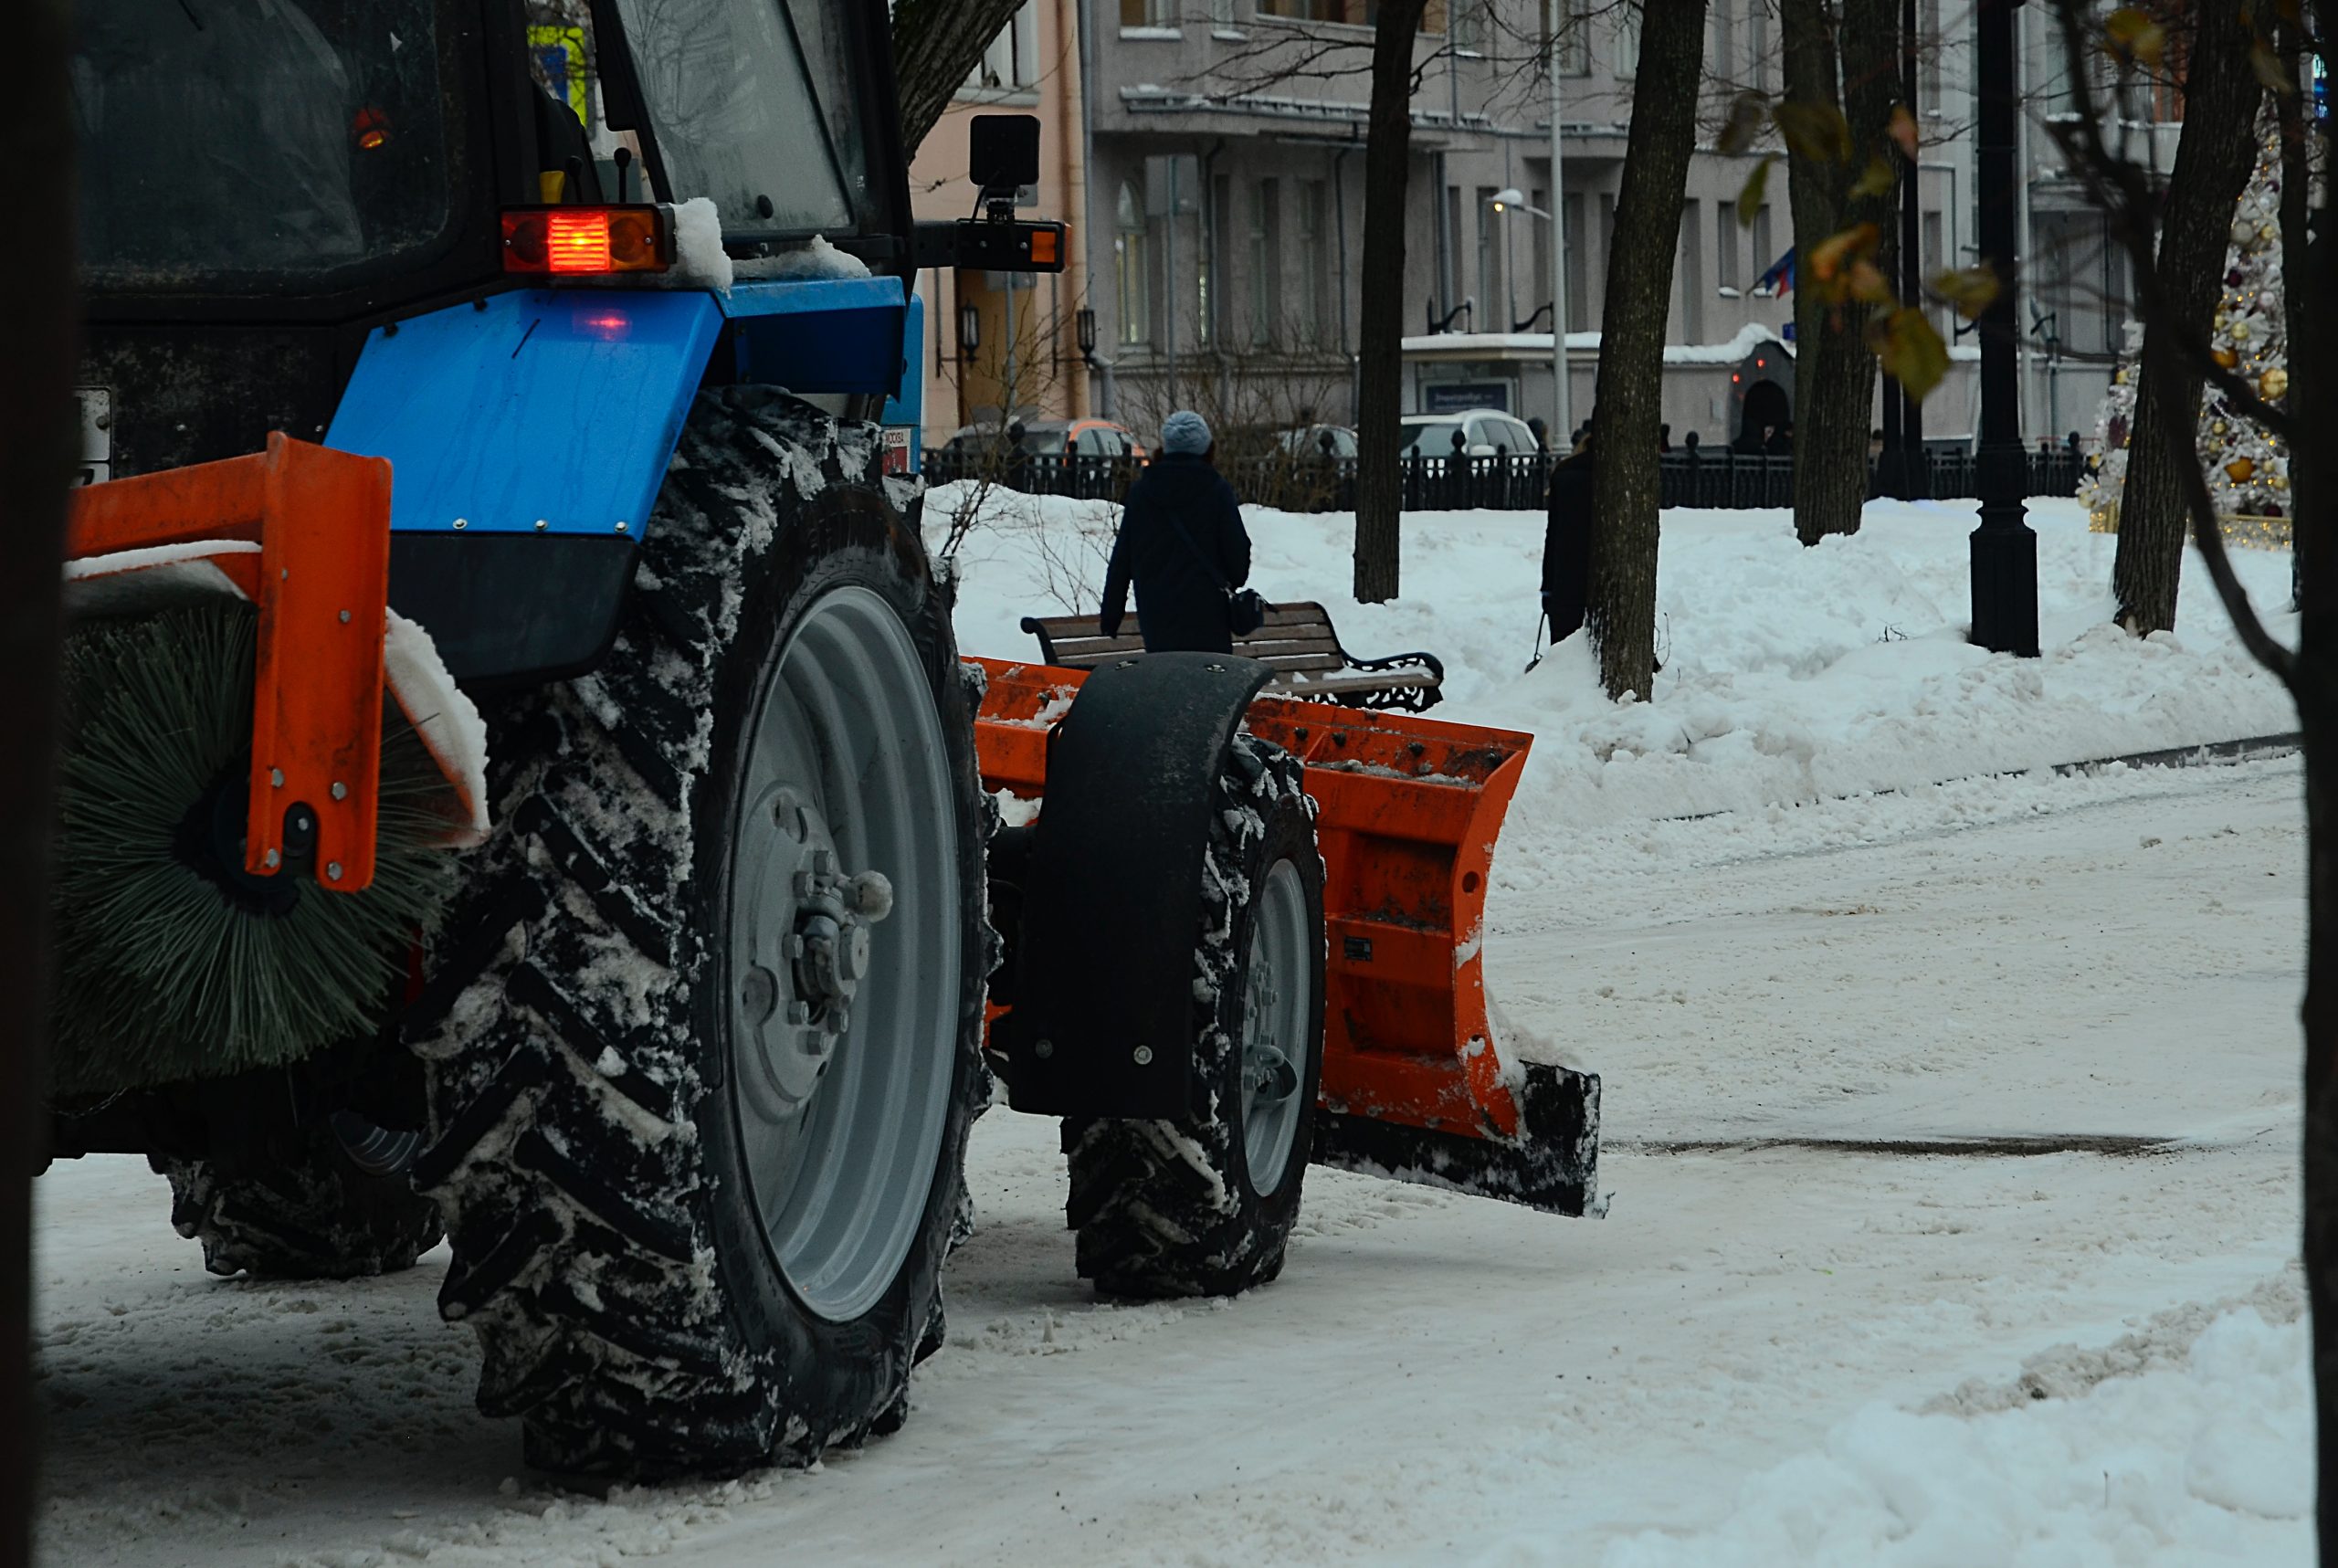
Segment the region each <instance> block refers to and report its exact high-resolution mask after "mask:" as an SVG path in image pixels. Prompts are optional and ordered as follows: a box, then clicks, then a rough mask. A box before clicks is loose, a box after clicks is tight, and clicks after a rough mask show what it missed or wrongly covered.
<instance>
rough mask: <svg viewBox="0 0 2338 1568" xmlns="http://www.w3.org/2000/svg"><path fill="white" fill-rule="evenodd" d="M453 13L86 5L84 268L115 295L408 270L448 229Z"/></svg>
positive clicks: (88, 0) (79, 80)
mask: <svg viewBox="0 0 2338 1568" xmlns="http://www.w3.org/2000/svg"><path fill="white" fill-rule="evenodd" d="M438 3H439V0H81V5H80V6H79V13H80V15H79V21H80V43H79V48H78V50H77V52H76V53H75V56H74V59H73V101H74V110H75V114H76V118H77V121H78V128H79V137H80V155H81V256H82V264H83V267H84V269H85V272H86V275H87V277H88V279H89V280H90V283H91V285H92V286H94V287H96V288H99V289H109V288H111V289H141V288H145V289H171V290H181V289H226V290H230V291H262V290H275V289H284V288H287V287H293V286H297V287H301V288H314V287H316V286H319V285H332V284H336V283H342V282H352V281H356V280H358V279H362V278H363V277H364V276H366V275H368V274H372V273H378V272H383V271H387V270H391V269H393V268H395V266H396V265H397V264H398V262H399V261H400V260H401V258H410V255H411V253H412V252H414V251H415V250H416V249H419V248H422V247H427V246H430V245H432V244H433V242H435V241H437V239H438V238H439V237H440V236H441V235H442V234H443V233H444V232H445V231H446V229H447V227H448V223H449V220H450V216H451V213H450V203H449V197H448V190H449V180H448V169H447V142H448V138H447V130H446V123H445V108H444V100H443V95H442V93H441V90H440V83H439V47H438V29H437V20H436V17H435V16H434V12H435V11H436V9H437V4H438Z"/></svg>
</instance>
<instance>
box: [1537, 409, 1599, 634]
mask: <svg viewBox="0 0 2338 1568" xmlns="http://www.w3.org/2000/svg"><path fill="white" fill-rule="evenodd" d="M1589 426H1590V422H1589V421H1587V420H1586V421H1585V430H1584V436H1583V445H1582V446H1580V447H1576V448H1575V449H1574V455H1573V456H1572V457H1570V458H1567V459H1566V461H1564V462H1563V463H1561V464H1560V465H1559V466H1558V467H1557V468H1553V469H1552V470H1551V521H1550V526H1549V528H1548V529H1547V530H1546V531H1544V533H1543V614H1545V615H1547V616H1550V617H1551V640H1552V641H1553V642H1560V641H1563V640H1564V639H1565V638H1567V637H1572V636H1574V634H1575V633H1576V632H1578V631H1580V630H1582V629H1583V610H1584V601H1585V597H1586V595H1588V594H1589V593H1590V590H1591V465H1592V458H1591V450H1592V441H1593V439H1594V433H1593V431H1592V430H1591V428H1590V427H1589Z"/></svg>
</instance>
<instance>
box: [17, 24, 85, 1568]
mask: <svg viewBox="0 0 2338 1568" xmlns="http://www.w3.org/2000/svg"><path fill="white" fill-rule="evenodd" d="M72 22H73V7H72V5H71V4H70V0H26V4H24V5H19V6H18V7H17V9H16V26H15V27H14V28H13V37H11V39H10V43H11V45H12V47H13V52H14V57H15V81H16V86H15V87H14V88H13V89H11V90H10V91H9V92H8V93H7V94H6V95H5V98H0V146H5V147H7V148H8V149H9V150H10V151H11V153H13V154H14V155H15V156H16V157H17V158H20V159H22V160H23V163H22V166H21V167H20V168H19V170H18V171H17V177H18V179H19V181H20V183H21V185H22V188H21V189H20V190H19V192H18V195H19V196H20V197H21V198H22V199H23V200H24V201H25V202H26V203H27V204H29V205H30V206H31V207H32V208H33V210H35V211H37V212H40V213H44V214H46V215H47V230H46V232H47V234H48V236H49V237H50V239H51V242H50V243H43V244H37V245H16V246H10V247H7V249H6V251H5V255H0V289H5V292H6V295H7V297H8V298H9V299H10V300H15V301H16V306H15V307H14V308H13V309H11V310H9V311H8V312H7V314H6V316H5V321H6V325H5V328H0V364H5V365H7V366H8V369H9V374H8V375H7V377H6V378H5V380H0V669H5V670H6V671H8V675H9V690H10V702H9V714H8V731H9V738H8V743H7V744H6V745H5V746H0V952H5V953H6V954H7V955H8V960H9V964H10V973H12V974H13V975H14V976H15V977H16V978H14V979H13V980H11V981H10V982H9V984H6V985H0V1568H22V1565H23V1564H25V1563H29V1562H31V1560H32V1515H33V1495H34V1489H35V1485H36V1481H37V1465H36V1455H37V1444H36V1436H37V1415H36V1413H35V1411H34V1406H33V1388H32V1363H31V1359H30V1358H31V1350H32V1191H31V1184H32V1176H33V1171H34V1169H35V1167H36V1166H37V1164H38V1163H41V1161H42V1160H43V1159H44V1157H45V1156H44V1154H43V1152H42V1151H43V1149H44V1146H45V1145H46V1144H47V1142H48V1134H47V1096H46V1094H45V1093H44V1082H45V1080H44V1077H43V1071H42V1063H43V1060H44V1058H45V1054H46V1043H47V1029H48V999H47V974H48V963H47V958H48V952H47V934H48V886H47V882H48V878H47V871H48V843H49V811H50V801H51V790H52V776H51V763H52V762H53V761H54V753H55V750H56V743H57V637H58V603H57V601H58V555H59V554H60V553H61V544H62V541H63V537H64V531H65V487H66V484H67V481H68V477H69V476H70V474H71V473H72V468H73V459H74V456H75V447H74V442H75V438H76V437H75V425H74V422H73V406H72V389H73V355H74V339H75V335H76V327H77V321H78V318H79V310H78V309H77V308H76V306H75V303H74V296H73V247H72V246H71V244H70V243H69V237H70V236H72V235H73V234H74V233H75V232H76V227H75V224H74V217H73V214H74V206H75V200H74V197H75V184H74V163H73V132H72V121H71V118H70V111H69V108H68V100H67V91H66V74H65V73H66V40H67V38H68V37H69V36H70V33H71V30H72ZM59 237H63V238H59Z"/></svg>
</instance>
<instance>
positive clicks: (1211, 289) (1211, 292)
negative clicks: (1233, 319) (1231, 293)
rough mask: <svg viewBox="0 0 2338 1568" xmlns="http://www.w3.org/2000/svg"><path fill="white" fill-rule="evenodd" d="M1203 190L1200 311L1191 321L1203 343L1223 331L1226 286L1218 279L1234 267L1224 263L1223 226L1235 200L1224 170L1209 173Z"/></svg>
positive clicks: (1197, 269)
mask: <svg viewBox="0 0 2338 1568" xmlns="http://www.w3.org/2000/svg"><path fill="white" fill-rule="evenodd" d="M1206 195H1207V196H1208V200H1209V205H1208V207H1207V208H1206V210H1205V211H1204V212H1203V215H1202V242H1201V244H1200V245H1198V246H1196V247H1195V250H1196V251H1198V252H1199V253H1200V255H1199V258H1198V259H1197V260H1196V261H1195V264H1194V272H1195V279H1194V281H1195V287H1196V289H1198V290H1199V297H1200V315H1199V317H1198V318H1197V320H1196V321H1195V325H1194V336H1195V337H1196V338H1197V339H1199V340H1200V341H1201V342H1204V343H1211V342H1216V341H1217V340H1218V339H1220V338H1221V337H1223V336H1224V335H1225V334H1224V332H1223V331H1222V327H1223V325H1224V323H1222V322H1221V321H1219V320H1218V318H1219V317H1220V316H1221V315H1223V314H1224V313H1225V310H1226V290H1225V289H1221V288H1219V287H1218V283H1219V282H1220V280H1222V279H1226V278H1227V277H1230V276H1231V275H1232V274H1233V271H1234V268H1231V267H1228V266H1227V265H1225V262H1226V247H1227V235H1226V226H1227V223H1228V222H1229V221H1230V220H1231V219H1232V216H1233V212H1234V203H1233V201H1232V199H1231V191H1230V183H1229V182H1228V181H1227V177H1226V176H1225V175H1224V174H1216V175H1213V176H1212V177H1211V179H1210V182H1209V190H1208V191H1207V193H1206Z"/></svg>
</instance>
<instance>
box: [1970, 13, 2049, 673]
mask: <svg viewBox="0 0 2338 1568" xmlns="http://www.w3.org/2000/svg"><path fill="white" fill-rule="evenodd" d="M2019 3H2020V0H1978V4H1977V5H1975V10H1974V16H1975V21H1976V23H1977V25H1978V30H1979V34H1980V37H1979V49H1978V56H1979V58H1978V60H1977V65H1978V67H1979V75H1980V100H1981V104H1980V109H1981V115H1980V138H1979V142H1980V145H1979V161H1980V172H1979V173H1980V178H1979V185H1980V191H1979V195H1980V206H1981V213H1980V220H1981V221H1980V236H1979V237H1980V241H1981V258H1982V260H1983V261H1984V262H1985V263H1986V264H1987V265H1988V266H1989V267H1990V268H1993V269H1994V270H1995V271H1996V277H1997V293H1996V298H1995V299H1994V300H1990V301H1989V308H1988V309H1987V310H1985V311H1983V312H1982V314H1981V321H1980V329H1981V450H1980V454H1979V461H1978V468H1979V479H1980V487H1979V488H1980V491H1981V523H1980V526H1979V527H1978V528H1975V530H1974V531H1973V640H1974V641H1975V642H1976V643H1978V644H1979V645H1980V646H1981V647H1985V648H1987V649H1989V650H1990V651H1991V652H1992V653H2011V654H2018V655H2020V656H2022V657H2023V658H2037V657H2038V536H2037V535H2036V534H2035V533H2033V532H2031V531H2030V528H2029V524H2028V522H2027V521H2026V513H2027V508H2026V507H2024V506H2023V504H2022V497H2023V494H2024V493H2025V492H2026V491H2027V489H2028V488H2029V486H2028V466H2029V462H2028V457H2027V454H2026V453H2025V452H2024V451H2023V450H2022V445H2021V380H2020V370H2019V367H2018V366H2017V363H2015V349H2014V342H2015V338H2016V335H2017V333H2018V332H2019V331H2020V327H2019V325H2018V316H2017V305H2016V296H2017V294H2018V293H2019V292H2020V286H2021V270H2020V258H2019V257H2018V256H2017V254H2016V253H2015V250H2014V246H2015V243H2016V236H2015V227H2016V224H2017V194H2016V191H2015V184H2014V141H2015V128H2016V123H2017V121H2016V119H2015V116H2016V114H2017V106H2016V104H2015V100H2014V26H2013V25H2014V7H2015V6H2016V5H2018V4H2019Z"/></svg>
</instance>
